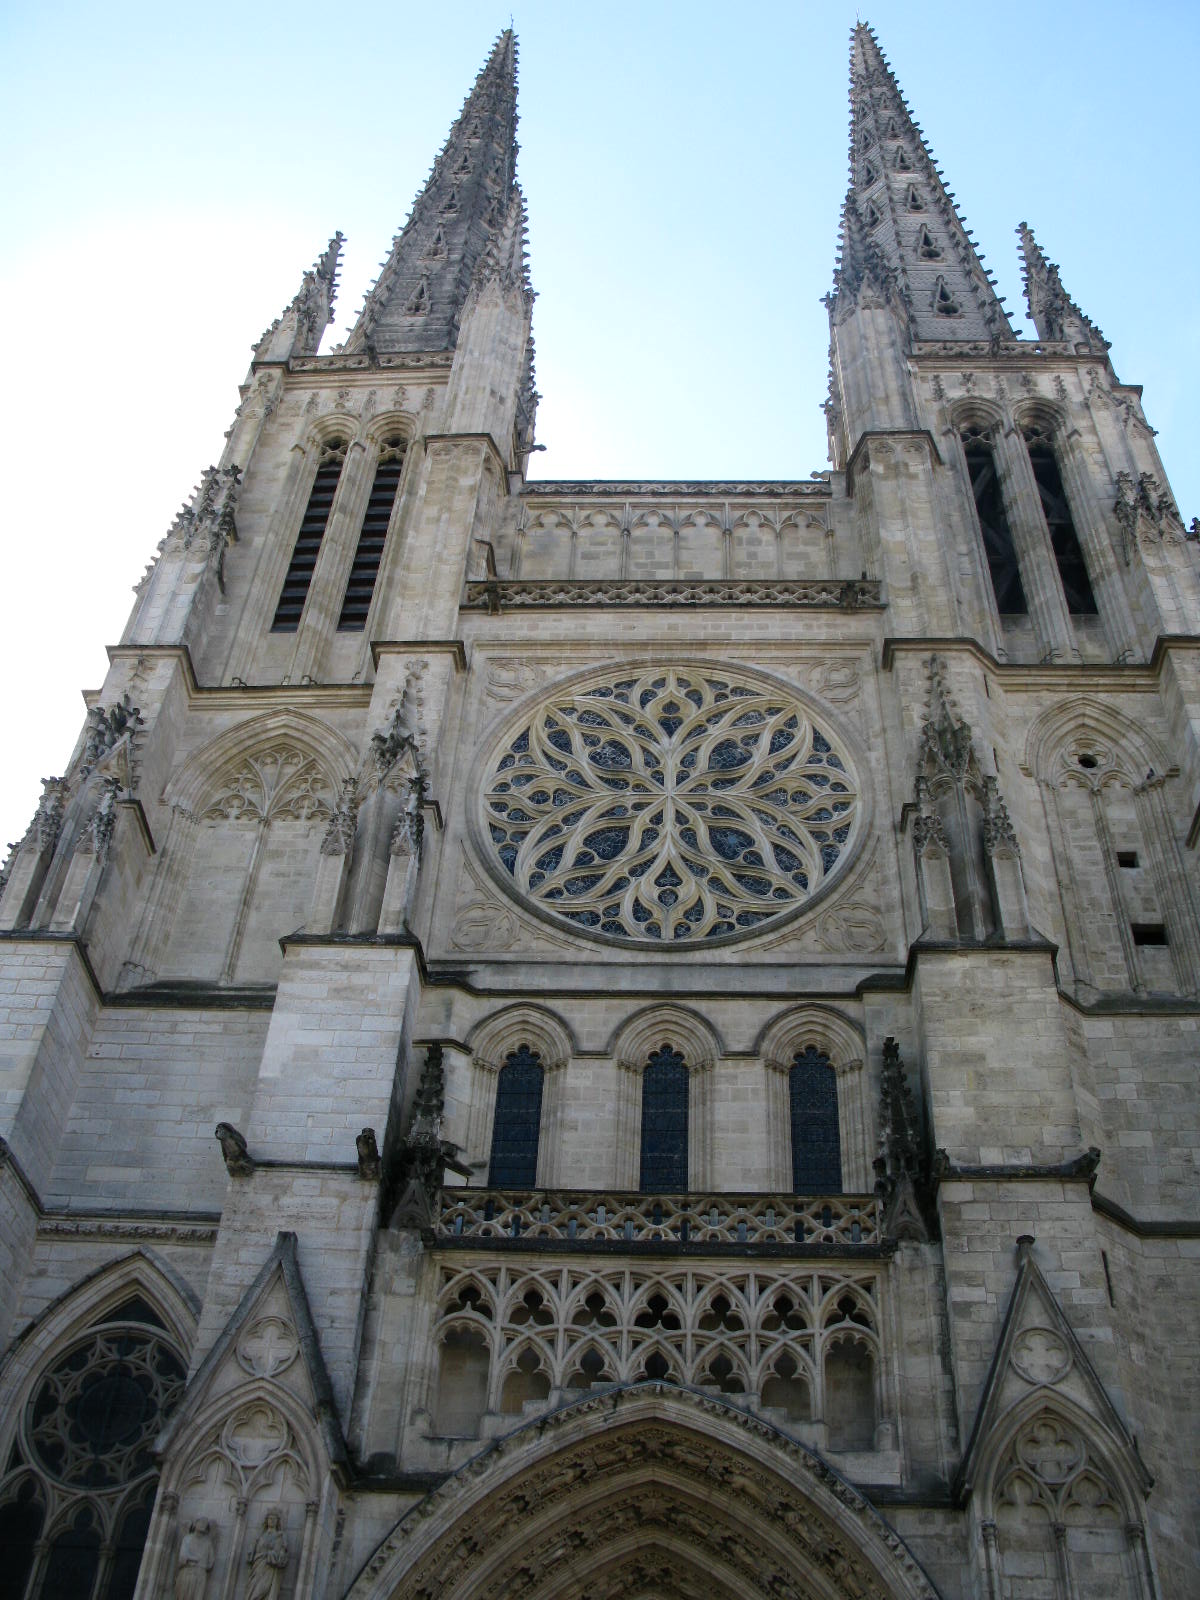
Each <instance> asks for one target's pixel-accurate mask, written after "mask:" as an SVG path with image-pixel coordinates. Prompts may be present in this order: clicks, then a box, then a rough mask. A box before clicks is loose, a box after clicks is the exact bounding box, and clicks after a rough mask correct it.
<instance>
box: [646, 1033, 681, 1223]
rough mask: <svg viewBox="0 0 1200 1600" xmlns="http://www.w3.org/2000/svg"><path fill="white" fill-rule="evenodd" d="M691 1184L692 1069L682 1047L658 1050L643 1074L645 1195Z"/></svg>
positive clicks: (651, 1057)
mask: <svg viewBox="0 0 1200 1600" xmlns="http://www.w3.org/2000/svg"><path fill="white" fill-rule="evenodd" d="M687 1186H688V1069H687V1064H686V1062H685V1061H684V1059H683V1057H682V1056H681V1055H680V1053H679V1051H678V1050H674V1049H672V1048H671V1046H670V1045H669V1044H664V1045H663V1046H662V1047H661V1049H658V1050H655V1051H654V1052H653V1054H652V1055H651V1056H650V1058H649V1060H648V1061H647V1063H646V1070H645V1072H644V1073H643V1074H642V1159H641V1176H640V1182H639V1187H640V1188H641V1191H642V1193H643V1194H680V1193H683V1192H684V1191H685V1190H686V1189H687Z"/></svg>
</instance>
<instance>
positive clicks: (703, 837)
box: [483, 667, 862, 942]
mask: <svg viewBox="0 0 1200 1600" xmlns="http://www.w3.org/2000/svg"><path fill="white" fill-rule="evenodd" d="M483 812H484V819H485V825H486V829H487V833H488V837H489V838H490V841H491V846H492V850H493V853H494V861H495V863H496V864H497V865H498V868H499V870H500V873H501V875H502V877H503V878H504V880H505V881H506V882H508V883H509V884H510V885H511V886H512V887H513V888H514V889H516V890H517V892H518V893H520V894H521V895H523V896H525V897H527V898H528V899H529V900H531V901H532V902H533V903H534V904H535V905H536V906H537V908H538V909H539V910H540V911H542V912H545V913H548V914H549V915H551V916H552V917H555V918H561V919H562V920H563V921H564V922H566V923H568V924H570V925H571V926H573V927H575V928H580V929H586V930H590V931H592V932H594V933H598V934H606V935H610V936H612V937H614V938H619V939H634V940H637V941H639V942H654V941H658V942H678V941H681V940H691V941H695V940H707V939H718V938H726V937H729V936H731V935H737V934H740V933H743V932H747V931H749V930H751V929H760V928H762V927H763V926H764V925H766V924H768V923H771V922H774V921H777V920H779V919H781V918H783V917H785V916H786V915H787V914H788V913H790V912H793V911H795V910H797V909H798V908H799V907H800V906H802V905H804V904H805V903H807V902H808V901H810V900H812V899H813V897H814V896H815V895H816V894H818V893H819V892H820V891H821V890H822V889H823V888H824V887H825V885H826V884H827V883H828V882H829V881H830V879H831V878H832V877H833V876H834V875H835V874H836V873H837V872H838V871H839V870H840V869H841V868H842V867H843V866H844V864H845V863H846V862H847V861H848V860H849V858H850V856H851V854H852V852H853V848H854V846H855V844H856V843H857V834H858V831H859V829H860V825H861V819H862V803H861V800H860V797H859V794H858V789H857V785H856V783H855V780H854V776H853V769H852V766H851V761H850V758H849V756H848V754H847V753H846V751H845V749H844V747H843V746H842V744H841V743H840V742H839V741H838V740H837V738H836V737H835V735H834V734H833V733H832V732H831V731H830V730H828V729H825V728H822V727H819V726H818V725H817V724H815V723H814V722H813V720H812V717H811V715H810V714H809V711H808V709H807V707H806V706H805V705H804V704H802V702H801V701H800V700H799V699H798V698H796V697H795V696H794V695H793V694H791V693H789V692H788V691H787V690H786V689H783V688H780V687H779V686H777V685H775V684H773V683H770V682H768V681H765V680H762V679H758V678H756V677H752V676H751V675H749V674H743V673H733V672H725V671H711V670H709V669H706V668H695V667H688V668H679V667H669V668H662V667H659V668H652V669H650V670H648V671H643V672H640V673H636V672H635V673H628V672H627V673H617V672H612V673H608V674H606V675H605V676H604V677H603V678H602V679H601V678H591V679H588V680H585V681H584V682H583V683H581V684H579V685H578V686H577V687H574V688H572V689H564V690H560V691H559V692H558V693H557V694H555V695H554V696H553V697H552V698H551V699H549V700H547V701H544V702H543V703H542V704H541V706H539V708H538V710H537V711H536V712H535V713H534V714H533V716H532V717H527V718H526V719H525V720H524V721H523V722H522V723H521V725H520V726H519V727H518V728H517V729H516V730H515V731H514V732H512V733H511V734H510V735H508V736H507V737H506V739H505V741H504V743H503V744H502V745H501V747H500V749H499V751H498V753H497V756H496V757H495V759H494V760H493V761H492V762H491V763H490V765H489V769H488V776H487V779H486V780H485V788H484V794H483Z"/></svg>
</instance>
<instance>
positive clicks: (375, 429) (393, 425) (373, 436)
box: [364, 410, 417, 450]
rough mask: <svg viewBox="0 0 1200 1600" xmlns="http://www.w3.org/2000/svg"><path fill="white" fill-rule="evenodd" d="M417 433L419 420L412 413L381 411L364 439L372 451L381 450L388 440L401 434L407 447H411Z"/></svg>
mask: <svg viewBox="0 0 1200 1600" xmlns="http://www.w3.org/2000/svg"><path fill="white" fill-rule="evenodd" d="M416 431H417V419H416V417H415V416H414V415H413V413H412V412H411V411H396V410H390V411H380V412H379V413H377V414H376V415H375V416H373V417H372V418H371V420H370V425H369V426H368V427H367V428H366V429H365V433H364V437H365V439H366V442H367V444H368V445H369V446H370V447H371V448H372V449H376V450H378V449H380V448H381V447H382V446H383V443H384V441H385V440H387V439H392V438H395V436H396V435H397V434H400V435H401V437H402V438H403V439H404V443H405V447H406V448H407V447H409V446H411V444H412V442H413V438H414V436H415V435H416Z"/></svg>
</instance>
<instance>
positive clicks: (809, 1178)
mask: <svg viewBox="0 0 1200 1600" xmlns="http://www.w3.org/2000/svg"><path fill="white" fill-rule="evenodd" d="M788 1104H789V1109H790V1112H791V1122H792V1190H793V1193H795V1194H839V1193H840V1192H841V1188H842V1152H841V1141H840V1139H839V1137H838V1105H837V1078H836V1077H835V1076H834V1071H833V1068H832V1067H831V1066H830V1065H829V1057H828V1056H827V1055H825V1054H823V1053H822V1052H821V1051H820V1050H816V1049H814V1048H813V1046H812V1045H809V1046H808V1048H807V1049H806V1050H801V1051H800V1052H799V1053H798V1054H797V1055H796V1056H795V1058H794V1060H793V1063H792V1068H791V1071H790V1072H789V1073H788Z"/></svg>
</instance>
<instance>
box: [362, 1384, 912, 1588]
mask: <svg viewBox="0 0 1200 1600" xmlns="http://www.w3.org/2000/svg"><path fill="white" fill-rule="evenodd" d="M684 1543H686V1547H687V1552H688V1553H687V1555H686V1556H685V1559H686V1560H687V1561H689V1562H690V1563H691V1564H692V1565H693V1566H694V1567H695V1569H696V1572H697V1575H698V1577H699V1580H700V1584H701V1585H702V1587H703V1588H704V1590H705V1591H707V1592H709V1593H711V1594H712V1595H713V1596H714V1597H718V1600H724V1597H726V1596H738V1597H742V1596H745V1597H749V1596H755V1597H758V1596H761V1595H763V1594H765V1593H769V1594H772V1595H776V1596H778V1597H780V1600H802V1597H804V1600H808V1597H819V1600H840V1597H846V1600H849V1597H850V1596H857V1597H862V1600H937V1591H936V1590H935V1589H934V1587H933V1585H932V1583H931V1582H930V1581H929V1579H928V1578H927V1577H926V1575H925V1574H924V1572H923V1571H922V1570H921V1568H920V1566H919V1565H918V1563H917V1561H916V1560H915V1558H914V1557H913V1555H912V1553H911V1551H910V1550H909V1549H908V1547H907V1546H906V1545H905V1544H904V1542H903V1540H902V1539H901V1538H900V1537H899V1535H898V1534H896V1533H895V1531H894V1530H893V1529H892V1528H890V1527H889V1526H888V1525H887V1523H886V1522H884V1520H883V1519H882V1518H881V1517H880V1516H879V1515H878V1513H876V1512H875V1511H874V1510H873V1509H872V1508H871V1507H870V1506H869V1505H868V1504H867V1503H866V1501H864V1500H863V1499H862V1498H861V1497H860V1496H859V1495H858V1494H857V1493H856V1492H855V1491H854V1490H853V1489H852V1488H851V1487H850V1486H849V1485H848V1484H847V1483H845V1482H844V1481H843V1480H842V1479H841V1478H840V1477H838V1475H837V1474H836V1473H835V1472H834V1471H833V1470H832V1469H831V1468H830V1467H829V1466H828V1465H827V1464H826V1463H825V1462H824V1461H823V1460H822V1459H821V1458H820V1457H819V1456H817V1455H816V1454H814V1453H813V1452H811V1451H809V1450H806V1449H805V1448H804V1447H803V1446H801V1445H799V1444H797V1443H795V1442H794V1441H793V1440H789V1439H788V1438H786V1436H784V1435H783V1434H781V1433H779V1432H777V1431H776V1430H775V1429H774V1428H772V1427H770V1426H769V1425H768V1424H766V1423H764V1422H761V1421H759V1420H757V1419H754V1418H751V1417H749V1416H747V1415H746V1414H745V1413H744V1412H741V1411H739V1410H737V1409H735V1408H733V1407H730V1406H728V1405H725V1404H723V1403H722V1402H721V1401H720V1400H718V1399H716V1398H713V1397H710V1396H701V1395H698V1394H696V1393H694V1392H691V1391H687V1390H678V1389H667V1388H666V1387H664V1386H663V1385H661V1384H657V1383H651V1384H638V1385H635V1386H632V1387H628V1388H624V1389H618V1390H615V1391H608V1392H607V1393H605V1394H604V1395H603V1397H599V1398H589V1399H587V1400H583V1401H580V1402H578V1403H576V1404H575V1405H571V1406H567V1407H564V1408H563V1409H562V1410H560V1411H558V1412H556V1413H555V1414H554V1415H552V1416H550V1417H548V1418H542V1419H539V1420H537V1421H534V1422H531V1423H528V1424H526V1425H524V1426H523V1427H520V1428H518V1429H516V1430H515V1431H514V1432H513V1433H511V1434H508V1435H506V1436H505V1437H504V1438H502V1439H499V1440H497V1441H496V1442H495V1443H494V1444H492V1445H491V1446H489V1447H488V1448H487V1449H485V1450H483V1451H481V1452H480V1454H479V1455H477V1456H475V1457H474V1458H473V1459H472V1460H471V1461H469V1462H468V1463H467V1464H466V1465H465V1466H464V1467H462V1468H461V1469H460V1470H459V1471H458V1472H457V1473H455V1474H454V1475H453V1476H452V1477H450V1478H449V1479H447V1480H446V1482H444V1483H443V1484H442V1485H440V1486H439V1487H438V1488H437V1489H435V1490H434V1491H433V1492H432V1493H430V1494H429V1495H427V1496H426V1497H425V1499H424V1500H422V1501H420V1502H419V1503H418V1504H417V1505H416V1506H415V1507H413V1509H412V1510H411V1511H410V1512H409V1513H408V1514H407V1515H406V1516H405V1517H404V1518H402V1520H401V1521H400V1522H399V1523H398V1524H397V1526H396V1527H395V1528H394V1529H393V1531H392V1532H391V1533H390V1534H389V1535H388V1536H387V1538H386V1539H384V1541H383V1542H382V1543H381V1544H380V1546H379V1547H378V1548H377V1550H376V1551H375V1552H374V1554H373V1555H372V1556H371V1557H370V1558H369V1560H368V1561H367V1563H366V1565H365V1566H364V1567H363V1569H362V1571H361V1572H360V1573H359V1574H358V1577H357V1578H356V1579H355V1581H354V1583H353V1585H352V1586H351V1588H350V1590H349V1592H348V1596H347V1600H435V1597H436V1600H468V1597H470V1600H500V1597H502V1596H505V1595H511V1594H515V1593H520V1594H523V1595H528V1596H531V1597H534V1596H536V1597H539V1600H540V1597H541V1596H543V1595H545V1596H547V1600H549V1595H550V1594H551V1593H552V1594H553V1595H554V1596H555V1597H563V1596H574V1595H576V1594H578V1595H583V1594H585V1593H586V1594H588V1595H589V1596H590V1595H592V1594H594V1593H599V1594H603V1595H609V1594H614V1593H616V1592H619V1591H617V1590H616V1589H614V1577H615V1576H616V1575H623V1576H625V1577H626V1578H627V1579H630V1578H632V1579H633V1580H634V1587H635V1589H636V1590H637V1591H638V1592H640V1591H641V1588H642V1587H643V1585H644V1584H646V1583H649V1584H651V1585H653V1583H654V1582H655V1579H654V1573H655V1572H656V1571H657V1570H658V1569H659V1568H660V1567H662V1568H664V1569H666V1570H667V1571H668V1572H671V1571H672V1570H673V1571H674V1574H675V1575H674V1576H670V1577H669V1578H668V1585H667V1588H666V1589H665V1590H662V1591H658V1590H656V1591H655V1592H663V1593H666V1594H672V1593H676V1594H678V1593H680V1592H681V1591H680V1589H679V1582H680V1579H679V1575H678V1566H677V1563H676V1562H675V1560H674V1559H673V1558H674V1557H675V1555H676V1554H677V1553H678V1552H679V1548H680V1547H681V1546H682V1545H683V1544H684ZM564 1547H565V1550H567V1551H569V1552H570V1557H569V1562H564V1561H563V1553H564ZM614 1569H615V1571H614ZM643 1569H644V1570H643ZM594 1576H597V1577H598V1578H599V1582H600V1588H599V1589H595V1588H594V1587H593V1582H592V1580H593V1577H594ZM625 1592H630V1591H625ZM686 1592H689V1593H694V1592H698V1590H697V1589H694V1588H689V1589H688V1590H687V1591H686Z"/></svg>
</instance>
